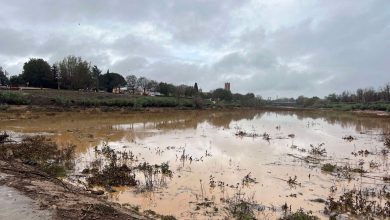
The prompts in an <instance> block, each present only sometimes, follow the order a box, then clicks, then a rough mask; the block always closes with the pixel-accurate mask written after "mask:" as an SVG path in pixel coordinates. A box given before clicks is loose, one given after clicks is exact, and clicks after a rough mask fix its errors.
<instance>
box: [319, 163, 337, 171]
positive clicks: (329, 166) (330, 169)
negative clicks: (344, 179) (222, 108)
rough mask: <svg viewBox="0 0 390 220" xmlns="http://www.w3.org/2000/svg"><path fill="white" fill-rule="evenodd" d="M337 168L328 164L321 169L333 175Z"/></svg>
mask: <svg viewBox="0 0 390 220" xmlns="http://www.w3.org/2000/svg"><path fill="white" fill-rule="evenodd" d="M336 168H337V166H336V165H333V164H330V163H326V164H324V165H322V167H321V170H322V171H324V172H329V173H332V172H334V171H335V170H336Z"/></svg>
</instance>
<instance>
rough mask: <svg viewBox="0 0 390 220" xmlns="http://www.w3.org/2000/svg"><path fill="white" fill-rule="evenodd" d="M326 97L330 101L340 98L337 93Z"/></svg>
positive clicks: (336, 100)
mask: <svg viewBox="0 0 390 220" xmlns="http://www.w3.org/2000/svg"><path fill="white" fill-rule="evenodd" d="M325 99H326V100H327V101H329V102H338V101H339V98H338V97H337V95H336V94H335V93H332V94H329V95H328V96H326V97H325Z"/></svg>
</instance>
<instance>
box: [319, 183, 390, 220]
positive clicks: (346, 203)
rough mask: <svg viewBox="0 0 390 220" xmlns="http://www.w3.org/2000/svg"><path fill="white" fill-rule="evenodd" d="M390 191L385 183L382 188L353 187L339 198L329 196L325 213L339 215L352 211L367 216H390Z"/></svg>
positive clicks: (354, 213)
mask: <svg viewBox="0 0 390 220" xmlns="http://www.w3.org/2000/svg"><path fill="white" fill-rule="evenodd" d="M389 199H390V191H389V189H388V187H387V186H386V185H385V186H384V187H382V188H381V189H379V190H377V189H370V188H365V189H352V190H347V191H346V192H344V193H343V194H342V195H341V196H340V197H339V198H333V197H331V196H330V197H329V198H328V200H327V202H326V203H325V204H326V207H325V213H327V214H329V215H333V216H335V215H338V214H340V213H347V212H348V213H351V214H352V215H354V216H365V217H366V218H378V217H380V218H389V217H390V201H389Z"/></svg>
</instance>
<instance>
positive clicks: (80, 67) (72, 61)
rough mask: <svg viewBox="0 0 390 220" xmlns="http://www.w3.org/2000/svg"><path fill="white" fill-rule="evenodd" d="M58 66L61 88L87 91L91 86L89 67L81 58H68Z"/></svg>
mask: <svg viewBox="0 0 390 220" xmlns="http://www.w3.org/2000/svg"><path fill="white" fill-rule="evenodd" d="M58 66H59V72H60V76H61V81H62V87H63V88H66V89H87V88H91V87H92V86H93V79H92V73H91V65H90V64H89V63H88V62H87V61H85V60H83V59H81V57H75V56H68V57H66V58H64V59H63V60H62V61H60V62H59V63H58Z"/></svg>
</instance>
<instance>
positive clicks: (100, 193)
mask: <svg viewBox="0 0 390 220" xmlns="http://www.w3.org/2000/svg"><path fill="white" fill-rule="evenodd" d="M91 193H92V194H94V195H98V196H101V195H103V194H104V191H103V190H91Z"/></svg>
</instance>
